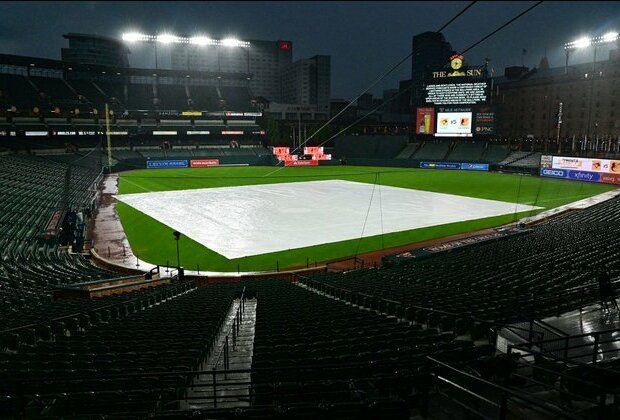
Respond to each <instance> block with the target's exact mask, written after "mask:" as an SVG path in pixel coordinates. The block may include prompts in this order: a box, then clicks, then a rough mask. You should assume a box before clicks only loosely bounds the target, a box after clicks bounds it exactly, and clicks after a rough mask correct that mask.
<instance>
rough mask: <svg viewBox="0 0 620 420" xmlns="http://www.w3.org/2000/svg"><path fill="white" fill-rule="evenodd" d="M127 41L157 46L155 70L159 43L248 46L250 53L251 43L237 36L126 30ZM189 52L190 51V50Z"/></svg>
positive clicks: (125, 38) (229, 46) (124, 39)
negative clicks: (156, 33) (186, 34)
mask: <svg viewBox="0 0 620 420" xmlns="http://www.w3.org/2000/svg"><path fill="white" fill-rule="evenodd" d="M121 38H122V40H123V41H125V42H130V43H134V42H146V43H150V44H153V45H154V46H155V70H157V68H158V64H157V44H163V45H172V44H184V45H195V46H197V47H200V46H206V45H214V46H217V47H227V48H247V49H248V54H249V48H250V43H249V42H248V41H241V40H239V39H237V38H233V37H230V38H224V39H213V38H209V37H207V36H203V35H197V36H192V37H187V36H177V35H174V34H170V33H163V34H158V35H147V34H143V33H140V32H126V33H124V34H122V36H121ZM188 53H189V52H188Z"/></svg>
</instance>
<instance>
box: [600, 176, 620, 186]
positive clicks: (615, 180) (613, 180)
mask: <svg viewBox="0 0 620 420" xmlns="http://www.w3.org/2000/svg"><path fill="white" fill-rule="evenodd" d="M601 182H604V183H605V184H614V185H620V175H615V174H601Z"/></svg>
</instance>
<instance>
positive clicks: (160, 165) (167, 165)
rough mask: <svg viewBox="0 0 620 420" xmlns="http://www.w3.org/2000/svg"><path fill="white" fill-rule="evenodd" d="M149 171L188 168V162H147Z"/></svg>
mask: <svg viewBox="0 0 620 420" xmlns="http://www.w3.org/2000/svg"><path fill="white" fill-rule="evenodd" d="M146 167H147V169H164V168H187V160H147V161H146Z"/></svg>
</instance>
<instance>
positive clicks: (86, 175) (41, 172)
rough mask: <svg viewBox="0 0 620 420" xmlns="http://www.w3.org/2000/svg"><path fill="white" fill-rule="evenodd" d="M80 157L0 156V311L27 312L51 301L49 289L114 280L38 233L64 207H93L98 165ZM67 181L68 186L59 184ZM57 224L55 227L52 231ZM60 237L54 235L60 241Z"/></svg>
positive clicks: (83, 208)
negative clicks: (69, 162)
mask: <svg viewBox="0 0 620 420" xmlns="http://www.w3.org/2000/svg"><path fill="white" fill-rule="evenodd" d="M89 163H92V161H90V162H89V161H88V159H84V160H82V161H81V162H77V163H76V164H74V165H71V171H70V172H67V165H66V164H63V163H59V162H54V161H51V160H49V159H43V158H40V157H34V156H27V155H3V156H0V189H1V190H2V201H1V202H0V227H1V229H2V232H1V233H0V257H1V260H0V286H1V287H0V296H1V298H2V301H3V302H4V305H2V309H1V310H2V312H3V313H6V312H7V311H8V312H15V311H21V310H27V308H30V307H31V306H33V305H34V306H36V305H37V304H39V303H41V302H44V301H48V300H50V299H51V295H50V289H51V288H52V287H54V286H55V285H59V284H65V283H71V282H81V281H87V280H97V279H102V278H111V277H117V276H118V275H117V274H116V273H111V272H108V271H106V270H102V269H99V268H97V267H95V266H93V265H91V264H90V263H89V262H88V261H86V260H85V259H84V258H83V257H81V256H79V255H75V256H70V255H68V254H67V253H66V252H64V251H60V250H59V249H58V247H57V242H56V241H55V240H54V234H53V233H50V235H51V237H50V238H49V240H45V239H44V238H42V237H43V234H44V232H45V230H46V227H48V226H49V223H48V222H50V220H51V219H52V217H53V216H54V215H55V213H56V212H58V211H62V210H63V201H64V200H65V199H66V203H67V205H66V208H67V209H69V210H73V211H77V212H79V211H84V212H86V213H88V212H89V211H90V209H92V208H93V200H94V197H95V191H94V190H92V189H91V188H92V186H93V185H94V183H95V182H96V180H97V179H98V177H99V175H100V163H99V162H96V164H97V166H95V167H92V166H90V165H89ZM67 176H69V178H67ZM67 181H68V185H69V188H68V189H66V188H65V185H66V183H67ZM58 228H59V226H56V229H58ZM60 235H61V234H60V233H58V237H59V238H60Z"/></svg>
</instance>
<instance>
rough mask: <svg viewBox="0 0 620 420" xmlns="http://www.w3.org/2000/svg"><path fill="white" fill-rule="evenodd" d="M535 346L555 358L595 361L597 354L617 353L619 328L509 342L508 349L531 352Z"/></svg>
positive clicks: (619, 341)
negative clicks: (514, 342) (522, 341)
mask: <svg viewBox="0 0 620 420" xmlns="http://www.w3.org/2000/svg"><path fill="white" fill-rule="evenodd" d="M606 337H608V338H606ZM575 343H576V344H575ZM606 344H609V346H607V347H608V349H604V348H603V347H605V345H606ZM535 348H538V349H539V351H540V353H541V354H544V355H546V356H550V357H554V358H556V359H561V360H565V361H566V360H571V361H572V362H576V361H577V360H578V359H586V360H587V362H588V363H590V362H591V363H597V362H598V361H599V355H600V356H601V359H604V355H605V354H607V353H616V354H617V353H619V352H620V350H619V349H620V328H613V329H609V330H603V331H593V332H590V333H584V334H578V335H571V336H568V335H566V336H564V337H560V338H553V339H548V340H540V341H531V342H527V343H524V344H511V345H509V346H508V351H509V352H510V351H512V350H519V351H520V352H532V351H533V350H534V349H535ZM590 349H591V350H590ZM580 350H584V351H580ZM571 351H572V353H573V354H571ZM608 359H609V358H608Z"/></svg>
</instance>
